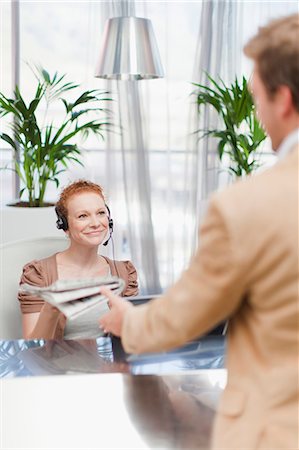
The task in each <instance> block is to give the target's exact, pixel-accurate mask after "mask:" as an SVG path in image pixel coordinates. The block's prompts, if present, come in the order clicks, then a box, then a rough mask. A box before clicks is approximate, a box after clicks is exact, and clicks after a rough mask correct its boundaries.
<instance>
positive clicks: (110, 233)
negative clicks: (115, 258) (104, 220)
mask: <svg viewBox="0 0 299 450" xmlns="http://www.w3.org/2000/svg"><path fill="white" fill-rule="evenodd" d="M105 206H106V209H107V211H108V224H109V237H108V239H107V241H105V242H104V243H103V245H105V246H106V245H107V244H108V242H109V239H110V238H111V236H112V233H113V219H112V218H111V216H110V209H109V206H108V205H105Z"/></svg>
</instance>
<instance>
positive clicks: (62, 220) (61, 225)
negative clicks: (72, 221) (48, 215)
mask: <svg viewBox="0 0 299 450" xmlns="http://www.w3.org/2000/svg"><path fill="white" fill-rule="evenodd" d="M105 207H106V208H107V211H108V225H109V237H108V239H107V241H105V242H104V243H103V245H105V246H106V245H107V244H108V242H109V240H110V239H111V237H112V233H113V219H112V218H111V214H110V209H109V206H108V205H106V204H105ZM55 212H56V215H57V221H56V227H57V228H58V230H63V231H67V230H68V228H69V224H68V221H67V218H66V217H65V215H64V214H63V213H62V212H61V210H60V209H59V207H58V206H55Z"/></svg>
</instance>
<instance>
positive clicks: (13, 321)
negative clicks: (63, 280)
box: [0, 236, 69, 339]
mask: <svg viewBox="0 0 299 450" xmlns="http://www.w3.org/2000/svg"><path fill="white" fill-rule="evenodd" d="M68 244H69V242H68V240H67V239H66V238H65V237H56V236H55V237H44V238H36V239H29V240H21V241H16V242H9V243H6V244H2V245H0V261H1V271H0V339H21V338H22V320H21V310H20V305H19V301H18V298H17V293H18V288H19V281H20V277H21V274H22V268H23V266H24V265H25V264H26V263H28V262H30V261H32V260H34V259H42V258H46V257H47V256H50V255H52V254H54V253H56V252H60V251H62V250H65V249H66V248H67V247H68Z"/></svg>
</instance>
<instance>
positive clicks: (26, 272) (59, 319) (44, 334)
mask: <svg viewBox="0 0 299 450" xmlns="http://www.w3.org/2000/svg"><path fill="white" fill-rule="evenodd" d="M104 258H105V260H106V261H107V263H108V264H109V268H110V272H111V275H116V276H119V277H120V278H122V279H123V280H124V281H125V288H124V290H123V292H122V294H121V295H122V296H123V297H131V296H135V295H137V294H138V282H137V272H136V269H135V267H134V266H133V264H132V263H131V261H113V260H111V259H110V258H107V257H106V256H104ZM116 269H117V270H116ZM57 279H58V272H57V264H56V254H54V255H52V256H49V257H48V258H44V259H41V260H39V261H31V262H29V263H28V264H26V265H25V266H24V268H23V273H22V276H21V280H20V284H23V283H28V284H31V285H33V286H40V287H42V286H49V285H50V284H52V283H54V282H55V281H56V280H57ZM18 299H19V302H20V307H21V311H22V314H29V313H37V312H40V315H39V319H38V322H37V324H36V326H35V328H34V330H33V332H32V333H31V335H30V338H32V339H63V333H64V328H65V323H66V319H65V316H64V315H63V314H62V313H60V311H59V310H58V309H57V308H55V307H54V306H51V305H50V304H49V303H47V302H44V300H42V299H40V298H39V297H36V296H34V295H32V294H25V293H19V294H18Z"/></svg>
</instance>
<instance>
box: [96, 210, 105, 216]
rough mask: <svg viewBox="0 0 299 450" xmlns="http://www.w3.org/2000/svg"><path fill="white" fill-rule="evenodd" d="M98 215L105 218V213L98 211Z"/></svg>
mask: <svg viewBox="0 0 299 450" xmlns="http://www.w3.org/2000/svg"><path fill="white" fill-rule="evenodd" d="M98 214H100V216H105V215H106V211H99V212H98Z"/></svg>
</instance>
